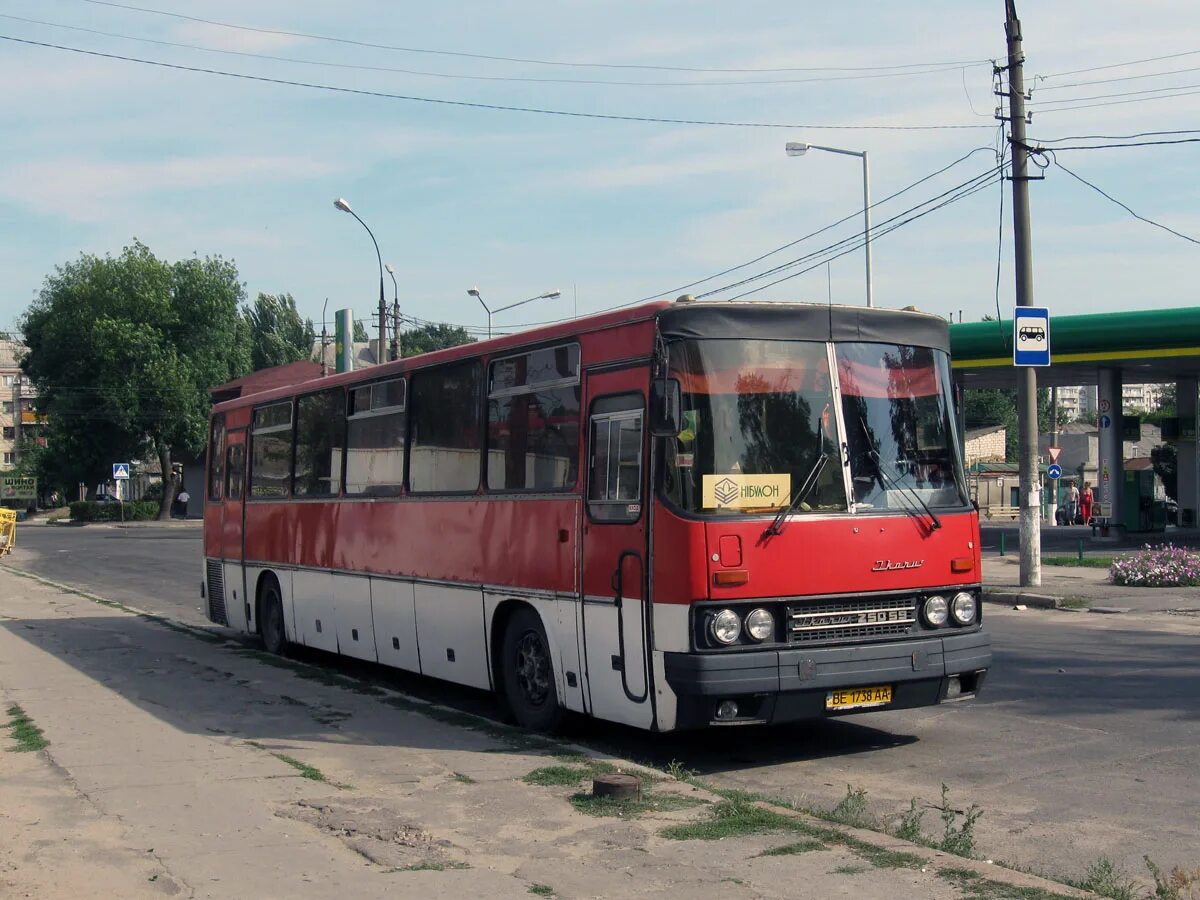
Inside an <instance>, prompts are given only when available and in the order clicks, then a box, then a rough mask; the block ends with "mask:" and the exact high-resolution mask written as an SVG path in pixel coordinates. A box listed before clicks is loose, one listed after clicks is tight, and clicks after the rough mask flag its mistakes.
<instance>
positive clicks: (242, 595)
mask: <svg viewBox="0 0 1200 900" xmlns="http://www.w3.org/2000/svg"><path fill="white" fill-rule="evenodd" d="M221 568H222V575H223V576H224V578H225V618H226V619H228V620H229V627H230V628H233V629H234V630H236V631H246V632H249V631H253V627H252V623H251V622H248V621H247V616H246V602H247V595H246V589H245V587H244V586H243V584H242V564H241V563H240V562H238V561H237V560H226V561H225V562H223V563H222V564H221ZM252 617H253V613H251V618H252Z"/></svg>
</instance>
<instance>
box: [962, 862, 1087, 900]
mask: <svg viewBox="0 0 1200 900" xmlns="http://www.w3.org/2000/svg"><path fill="white" fill-rule="evenodd" d="M938 877H939V878H941V879H943V880H944V881H948V882H950V883H951V884H953V885H955V886H956V887H957V888H958V889H959V890H960V891H962V896H963V900H1068V897H1067V895H1066V894H1056V893H1054V892H1052V891H1047V890H1044V889H1042V888H1035V887H1017V886H1016V885H1013V884H1004V883H1003V882H1000V881H992V879H990V878H984V877H983V876H982V875H980V874H978V873H976V872H972V871H971V870H970V869H940V870H939V871H938Z"/></svg>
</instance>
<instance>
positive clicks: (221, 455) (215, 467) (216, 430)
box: [208, 413, 225, 500]
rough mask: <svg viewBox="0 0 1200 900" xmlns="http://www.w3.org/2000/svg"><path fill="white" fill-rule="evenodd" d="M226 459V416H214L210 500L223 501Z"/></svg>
mask: <svg viewBox="0 0 1200 900" xmlns="http://www.w3.org/2000/svg"><path fill="white" fill-rule="evenodd" d="M224 459H225V414H224V413H222V414H221V415H219V416H213V420H212V426H211V428H210V430H209V437H208V499H209V500H220V499H221V482H222V481H223V480H224V475H223V474H222V468H221V467H222V463H223V462H224Z"/></svg>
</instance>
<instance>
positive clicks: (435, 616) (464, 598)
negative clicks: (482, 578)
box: [416, 583, 492, 691]
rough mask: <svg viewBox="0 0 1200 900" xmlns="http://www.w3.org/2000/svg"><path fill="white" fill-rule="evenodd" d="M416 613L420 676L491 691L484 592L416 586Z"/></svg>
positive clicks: (447, 586)
mask: <svg viewBox="0 0 1200 900" xmlns="http://www.w3.org/2000/svg"><path fill="white" fill-rule="evenodd" d="M416 611H417V640H418V642H419V645H420V648H421V674H422V675H432V676H433V677H434V678H443V679H445V680H446V681H453V682H456V683H457V684H465V685H469V686H471V687H477V688H483V689H484V690H485V691H486V690H490V689H491V687H492V679H491V673H490V672H489V669H488V653H487V640H486V638H485V635H486V634H487V626H486V623H485V621H484V615H483V591H481V590H480V589H479V588H460V587H451V586H449V585H444V584H423V583H417V585H416Z"/></svg>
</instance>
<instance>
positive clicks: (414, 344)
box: [400, 322, 475, 356]
mask: <svg viewBox="0 0 1200 900" xmlns="http://www.w3.org/2000/svg"><path fill="white" fill-rule="evenodd" d="M473 343H475V338H473V337H471V335H470V334H469V333H468V332H467V329H465V328H463V327H461V326H459V325H444V324H439V323H436V322H431V323H429V324H428V325H421V326H419V327H417V328H414V329H412V330H411V331H405V332H402V333H401V335H400V352H401V354H402V355H404V356H417V355H418V354H421V353H432V352H433V351H434V350H445V349H446V348H447V347H457V346H459V345H461V344H473Z"/></svg>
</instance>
